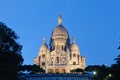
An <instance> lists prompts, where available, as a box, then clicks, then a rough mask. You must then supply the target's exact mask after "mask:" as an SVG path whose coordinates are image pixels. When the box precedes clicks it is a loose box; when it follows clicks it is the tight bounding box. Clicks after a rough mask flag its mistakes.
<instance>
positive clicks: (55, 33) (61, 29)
mask: <svg viewBox="0 0 120 80" xmlns="http://www.w3.org/2000/svg"><path fill="white" fill-rule="evenodd" d="M52 36H53V37H56V36H65V37H68V32H67V30H66V29H65V27H64V26H63V25H62V16H59V17H58V25H57V26H56V28H55V29H54V30H53V33H52Z"/></svg>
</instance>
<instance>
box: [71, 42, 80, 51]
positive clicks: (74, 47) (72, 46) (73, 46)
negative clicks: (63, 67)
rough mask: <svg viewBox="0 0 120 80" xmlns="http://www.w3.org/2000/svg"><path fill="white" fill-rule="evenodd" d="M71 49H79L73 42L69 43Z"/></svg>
mask: <svg viewBox="0 0 120 80" xmlns="http://www.w3.org/2000/svg"><path fill="white" fill-rule="evenodd" d="M71 50H79V47H78V45H77V44H75V43H73V44H72V45H71Z"/></svg>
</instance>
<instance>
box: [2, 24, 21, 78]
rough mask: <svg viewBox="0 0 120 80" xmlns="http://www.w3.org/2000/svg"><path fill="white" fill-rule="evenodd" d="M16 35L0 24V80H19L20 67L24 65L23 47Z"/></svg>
mask: <svg viewBox="0 0 120 80" xmlns="http://www.w3.org/2000/svg"><path fill="white" fill-rule="evenodd" d="M18 38H19V37H18V36H17V35H16V33H15V32H14V31H13V30H12V29H10V28H8V27H7V26H6V25H5V24H4V23H2V22H0V80H17V71H18V66H19V65H21V64H22V62H23V58H22V56H21V49H22V46H21V45H20V44H19V43H18V42H17V39H18Z"/></svg>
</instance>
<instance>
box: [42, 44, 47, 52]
mask: <svg viewBox="0 0 120 80" xmlns="http://www.w3.org/2000/svg"><path fill="white" fill-rule="evenodd" d="M47 49H48V46H47V45H46V44H42V45H41V47H40V51H42V50H47Z"/></svg>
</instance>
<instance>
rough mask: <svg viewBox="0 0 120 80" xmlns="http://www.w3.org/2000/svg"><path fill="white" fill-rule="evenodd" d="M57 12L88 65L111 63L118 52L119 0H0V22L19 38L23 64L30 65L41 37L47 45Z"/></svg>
mask: <svg viewBox="0 0 120 80" xmlns="http://www.w3.org/2000/svg"><path fill="white" fill-rule="evenodd" d="M59 14H61V15H62V18H63V26H64V27H65V28H66V29H67V30H68V32H69V36H70V38H72V36H75V38H76V43H77V44H78V46H79V48H80V55H84V56H86V62H87V65H97V64H98V65H102V64H107V65H111V64H112V63H114V61H113V60H114V58H116V56H117V55H118V54H119V53H120V51H119V50H118V49H117V48H118V46H119V42H120V40H119V38H120V0H0V21H1V22H3V23H5V24H6V25H7V26H9V27H10V28H12V29H13V30H14V31H15V32H16V33H17V34H18V36H19V37H20V39H19V40H18V41H19V42H20V44H21V45H22V46H23V49H22V55H23V58H24V64H33V59H34V57H36V56H37V55H38V51H39V48H40V45H41V44H42V43H43V37H44V36H46V39H47V44H48V45H49V42H50V41H49V40H50V37H51V33H52V31H53V29H54V28H55V27H56V26H57V24H58V23H57V18H58V15H59Z"/></svg>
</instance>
